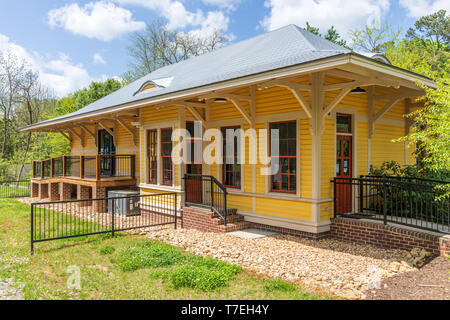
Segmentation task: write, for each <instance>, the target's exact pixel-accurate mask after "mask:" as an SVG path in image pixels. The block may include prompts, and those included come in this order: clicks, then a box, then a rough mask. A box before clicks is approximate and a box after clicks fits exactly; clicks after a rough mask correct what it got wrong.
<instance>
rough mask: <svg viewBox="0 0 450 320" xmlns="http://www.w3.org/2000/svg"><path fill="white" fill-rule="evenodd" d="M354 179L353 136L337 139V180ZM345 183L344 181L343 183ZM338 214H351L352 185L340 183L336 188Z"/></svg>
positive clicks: (338, 137) (339, 136)
mask: <svg viewBox="0 0 450 320" xmlns="http://www.w3.org/2000/svg"><path fill="white" fill-rule="evenodd" d="M351 177H352V136H341V135H338V136H337V137H336V178H351ZM342 182H343V181H342ZM336 193H337V195H338V197H337V198H336V201H337V203H336V210H337V213H339V214H342V213H351V211H352V187H351V184H350V183H339V184H337V186H336Z"/></svg>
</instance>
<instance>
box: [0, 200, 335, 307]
mask: <svg viewBox="0 0 450 320" xmlns="http://www.w3.org/2000/svg"><path fill="white" fill-rule="evenodd" d="M29 215H30V207H29V206H27V205H24V204H21V203H19V202H17V201H14V200H0V278H13V279H14V280H15V285H17V286H19V285H22V286H23V292H24V298H25V299H328V298H330V297H329V296H326V295H324V294H323V293H322V292H318V291H312V290H306V289H305V288H303V287H301V286H299V285H296V284H288V286H289V288H291V287H292V288H293V290H291V289H289V290H285V289H283V285H281V286H280V285H278V284H277V285H274V284H270V283H271V282H270V281H271V280H268V279H266V278H262V277H258V276H256V275H255V274H253V273H250V272H247V271H245V270H242V269H241V268H240V267H238V266H235V265H231V264H228V263H226V262H223V261H219V260H216V259H212V258H207V257H200V256H195V255H192V254H189V253H185V252H183V251H181V250H180V249H178V248H175V247H172V246H170V245H167V244H165V243H160V242H155V241H150V240H147V239H146V238H145V237H142V236H134V235H129V234H127V233H118V234H117V236H116V237H114V238H112V237H110V236H109V235H95V236H90V237H82V238H71V239H65V240H56V241H50V242H42V243H37V244H36V246H35V254H34V255H33V256H31V255H30V251H29V250H30V247H29V239H30V233H29V228H30V221H29ZM74 267H75V268H78V269H79V270H80V279H81V288H80V289H79V290H77V289H68V287H67V281H68V280H69V279H70V277H72V275H73V274H72V270H73V268H74ZM274 281H278V280H274ZM268 284H269V285H268ZM268 288H270V289H268Z"/></svg>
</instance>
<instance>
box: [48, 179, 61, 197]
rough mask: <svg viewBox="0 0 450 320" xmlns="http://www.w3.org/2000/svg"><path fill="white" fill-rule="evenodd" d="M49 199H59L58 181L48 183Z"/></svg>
mask: <svg viewBox="0 0 450 320" xmlns="http://www.w3.org/2000/svg"><path fill="white" fill-rule="evenodd" d="M48 185H49V189H50V191H49V193H50V201H58V200H59V183H49V184H48Z"/></svg>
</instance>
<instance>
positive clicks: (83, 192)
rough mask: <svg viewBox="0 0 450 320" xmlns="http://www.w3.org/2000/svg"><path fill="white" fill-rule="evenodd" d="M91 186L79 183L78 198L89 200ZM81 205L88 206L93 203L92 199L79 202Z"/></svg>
mask: <svg viewBox="0 0 450 320" xmlns="http://www.w3.org/2000/svg"><path fill="white" fill-rule="evenodd" d="M89 189H90V187H86V186H82V185H77V200H87V199H89V191H90V190H89ZM78 205H79V206H80V207H87V206H89V205H91V201H81V202H78Z"/></svg>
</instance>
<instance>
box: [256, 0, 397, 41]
mask: <svg viewBox="0 0 450 320" xmlns="http://www.w3.org/2000/svg"><path fill="white" fill-rule="evenodd" d="M265 5H266V7H268V8H269V9H270V14H269V15H268V16H266V17H265V18H264V20H263V21H262V22H261V24H262V26H263V27H264V28H265V29H267V30H273V29H277V28H280V27H283V26H285V25H288V24H291V23H293V24H296V25H298V26H300V27H304V26H305V25H306V22H309V24H310V25H312V26H314V27H319V28H320V30H321V31H322V32H325V31H326V30H327V29H328V28H329V27H331V26H332V25H333V26H334V27H335V28H336V29H337V30H338V32H339V33H340V34H341V35H342V37H344V38H347V37H348V32H349V30H352V29H355V28H359V27H362V26H364V25H366V24H372V23H374V22H379V21H380V20H381V18H382V16H383V15H384V14H385V13H386V12H387V11H388V10H389V6H390V3H389V0H359V1H347V0H267V1H266V3H265Z"/></svg>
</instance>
